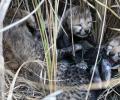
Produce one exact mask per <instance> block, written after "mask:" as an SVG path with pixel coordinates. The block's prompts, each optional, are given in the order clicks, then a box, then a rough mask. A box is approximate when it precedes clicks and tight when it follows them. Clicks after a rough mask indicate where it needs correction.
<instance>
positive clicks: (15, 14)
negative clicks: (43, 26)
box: [6, 8, 36, 28]
mask: <svg viewBox="0 0 120 100" xmlns="http://www.w3.org/2000/svg"><path fill="white" fill-rule="evenodd" d="M29 14H30V12H28V11H26V10H22V9H17V8H10V9H9V10H8V12H7V14H6V17H7V18H9V19H10V20H9V22H8V21H7V23H8V24H10V23H11V22H16V21H19V20H20V19H22V18H24V17H25V16H27V15H29ZM24 23H27V25H29V26H30V27H33V28H35V26H36V23H35V18H34V16H33V15H32V16H30V17H29V18H28V19H27V20H26V21H24V22H22V23H21V24H24ZM21 24H20V25H21ZM18 26H19V25H18Z"/></svg>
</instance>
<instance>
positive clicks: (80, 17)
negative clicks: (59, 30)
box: [65, 6, 92, 37]
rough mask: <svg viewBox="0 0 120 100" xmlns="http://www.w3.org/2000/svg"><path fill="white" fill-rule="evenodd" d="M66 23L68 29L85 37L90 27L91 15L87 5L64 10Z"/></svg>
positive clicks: (78, 35)
mask: <svg viewBox="0 0 120 100" xmlns="http://www.w3.org/2000/svg"><path fill="white" fill-rule="evenodd" d="M65 16H66V18H65V20H66V23H67V26H68V28H69V30H70V31H71V32H72V33H73V35H75V36H77V37H86V36H88V34H89V33H90V31H91V28H92V16H91V12H90V10H89V8H88V7H86V8H80V7H79V6H76V7H73V8H71V9H68V10H67V11H66V15H65Z"/></svg>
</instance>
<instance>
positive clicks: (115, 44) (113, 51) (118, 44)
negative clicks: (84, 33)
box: [107, 36, 120, 62]
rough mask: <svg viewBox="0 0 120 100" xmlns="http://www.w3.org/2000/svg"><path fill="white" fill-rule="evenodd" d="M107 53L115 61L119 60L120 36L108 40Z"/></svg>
mask: <svg viewBox="0 0 120 100" xmlns="http://www.w3.org/2000/svg"><path fill="white" fill-rule="evenodd" d="M107 55H108V56H109V57H110V58H111V59H112V60H113V61H115V62H118V61H119V60H120V36H119V37H116V38H114V39H113V40H111V41H110V42H109V44H108V46H107Z"/></svg>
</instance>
